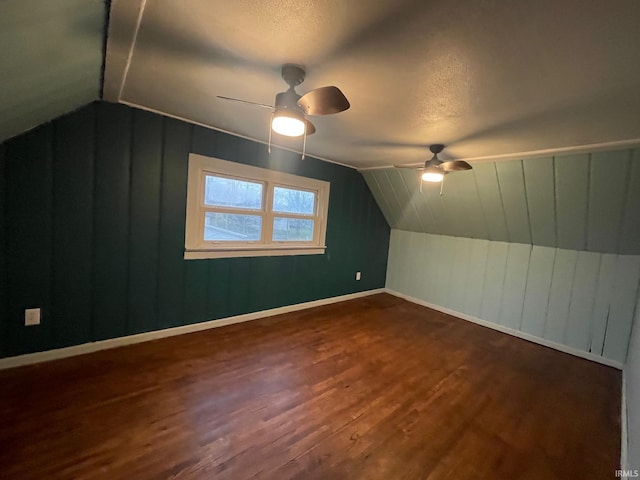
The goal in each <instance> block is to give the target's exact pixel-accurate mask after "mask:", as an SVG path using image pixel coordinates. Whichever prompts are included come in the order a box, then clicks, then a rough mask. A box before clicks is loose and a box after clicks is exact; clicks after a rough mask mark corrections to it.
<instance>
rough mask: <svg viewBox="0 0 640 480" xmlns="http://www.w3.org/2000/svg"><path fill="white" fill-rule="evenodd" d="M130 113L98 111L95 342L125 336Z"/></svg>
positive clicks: (109, 107)
mask: <svg viewBox="0 0 640 480" xmlns="http://www.w3.org/2000/svg"><path fill="white" fill-rule="evenodd" d="M131 128H132V124H131V111H130V110H127V109H122V108H119V107H118V106H117V105H114V104H105V105H104V106H103V108H99V109H97V110H96V132H97V135H96V148H95V156H96V158H95V179H94V180H95V192H94V208H93V222H94V249H93V266H94V268H93V300H92V315H93V340H103V339H106V338H112V337H118V336H122V335H126V334H127V307H128V302H127V284H128V279H127V276H128V266H129V245H128V238H129V194H130V188H129V187H130V182H131V175H130V171H131Z"/></svg>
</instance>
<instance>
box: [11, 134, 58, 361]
mask: <svg viewBox="0 0 640 480" xmlns="http://www.w3.org/2000/svg"><path fill="white" fill-rule="evenodd" d="M52 148H53V127H52V125H51V124H47V125H44V126H42V127H40V128H37V129H36V130H34V131H32V132H31V133H30V134H28V135H21V136H20V137H17V138H16V139H14V141H13V142H11V143H10V144H7V145H6V146H5V149H4V150H5V159H4V172H3V173H4V178H3V181H4V187H5V196H4V207H5V208H4V212H5V217H4V220H5V223H4V227H5V234H6V236H3V237H2V241H3V244H4V248H5V255H6V256H5V263H4V267H6V284H5V286H6V289H5V292H6V293H5V295H6V296H5V311H4V313H5V315H4V319H3V323H4V325H3V328H2V330H3V331H4V334H5V335H6V336H5V342H6V343H5V352H6V353H7V354H18V353H23V352H25V351H29V350H33V349H41V348H44V347H45V346H47V345H49V344H50V343H51V341H52V337H53V324H54V323H53V308H52V304H51V286H52V283H53V281H52V280H53V279H52V276H51V275H52V259H51V252H52V249H53V238H52V233H53V230H52V217H53V161H52V160H53V159H52V155H53V152H52ZM10 232H20V237H18V236H16V235H9V233H10ZM35 307H40V308H42V319H41V324H40V325H39V326H37V327H28V328H27V327H25V326H24V309H25V308H35ZM0 318H2V316H0Z"/></svg>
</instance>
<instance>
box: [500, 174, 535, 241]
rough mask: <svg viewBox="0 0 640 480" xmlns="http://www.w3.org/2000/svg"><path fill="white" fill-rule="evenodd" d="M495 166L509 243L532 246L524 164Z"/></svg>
mask: <svg viewBox="0 0 640 480" xmlns="http://www.w3.org/2000/svg"><path fill="white" fill-rule="evenodd" d="M495 165H496V170H497V172H498V180H499V187H500V192H501V195H502V207H503V208H504V213H505V218H506V220H507V231H508V232H509V241H511V242H517V243H529V244H530V243H531V227H530V226H529V209H528V207H527V195H526V191H525V184H524V176H523V169H522V162H497V163H496V164H495Z"/></svg>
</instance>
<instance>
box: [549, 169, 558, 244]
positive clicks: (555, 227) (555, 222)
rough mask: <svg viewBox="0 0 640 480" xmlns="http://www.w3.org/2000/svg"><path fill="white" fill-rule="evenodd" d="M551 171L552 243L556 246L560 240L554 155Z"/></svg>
mask: <svg viewBox="0 0 640 480" xmlns="http://www.w3.org/2000/svg"><path fill="white" fill-rule="evenodd" d="M551 171H552V173H553V230H554V234H555V238H554V242H553V243H554V244H555V247H556V248H558V247H559V246H560V242H559V241H558V185H557V182H556V157H555V156H553V157H551Z"/></svg>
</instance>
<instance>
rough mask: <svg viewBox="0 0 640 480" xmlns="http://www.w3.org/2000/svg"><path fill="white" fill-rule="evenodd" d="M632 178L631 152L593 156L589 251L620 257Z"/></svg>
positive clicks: (588, 234)
mask: <svg viewBox="0 0 640 480" xmlns="http://www.w3.org/2000/svg"><path fill="white" fill-rule="evenodd" d="M628 174H629V152H628V151H627V150H619V151H616V152H599V153H593V154H592V155H591V173H590V175H589V218H588V223H587V225H588V230H587V250H590V251H595V252H605V253H617V252H618V244H619V235H620V231H621V229H622V228H621V227H622V218H623V213H624V203H625V196H626V191H627V186H628V182H627V176H628Z"/></svg>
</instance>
